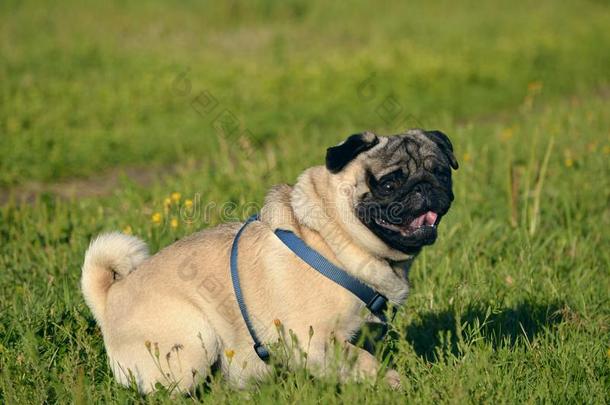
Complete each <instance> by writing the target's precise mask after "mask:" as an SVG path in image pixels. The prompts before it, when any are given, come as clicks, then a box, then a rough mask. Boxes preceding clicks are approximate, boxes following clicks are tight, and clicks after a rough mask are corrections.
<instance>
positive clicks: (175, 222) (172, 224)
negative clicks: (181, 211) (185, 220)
mask: <svg viewBox="0 0 610 405" xmlns="http://www.w3.org/2000/svg"><path fill="white" fill-rule="evenodd" d="M169 226H171V227H172V228H174V229H176V228H178V219H176V218H172V220H171V221H170V222H169Z"/></svg>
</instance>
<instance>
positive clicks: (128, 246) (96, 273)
mask: <svg viewBox="0 0 610 405" xmlns="http://www.w3.org/2000/svg"><path fill="white" fill-rule="evenodd" d="M147 257H148V247H147V246H146V244H145V243H144V242H143V241H141V240H140V239H138V238H136V237H134V236H129V235H124V234H122V233H118V232H112V233H106V234H102V235H99V236H98V237H97V238H95V239H94V240H92V241H91V244H90V245H89V248H88V249H87V253H85V262H84V264H83V273H82V278H81V288H82V290H83V295H84V297H85V302H86V303H87V305H88V306H89V308H91V312H93V316H94V317H95V320H96V321H97V323H98V324H99V325H102V324H103V320H104V313H105V310H106V296H107V295H108V289H109V288H110V286H111V285H112V283H114V282H115V280H117V281H118V280H120V279H121V278H123V277H125V276H127V275H128V274H129V273H131V272H132V271H133V270H134V269H135V268H136V267H138V265H139V264H140V263H142V262H143V261H144V260H145V259H146V258H147Z"/></svg>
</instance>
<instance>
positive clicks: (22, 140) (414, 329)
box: [0, 1, 610, 404]
mask: <svg viewBox="0 0 610 405" xmlns="http://www.w3.org/2000/svg"><path fill="white" fill-rule="evenodd" d="M230 4H231V5H230V6H229V5H227V6H221V7H218V6H214V7H212V6H211V5H205V6H203V5H199V4H197V3H195V2H192V3H191V2H186V3H183V4H181V5H173V6H171V7H170V6H167V5H165V4H163V3H160V2H159V3H156V2H153V3H147V4H139V3H138V4H130V5H121V4H120V3H119V2H112V3H111V2H108V3H106V4H103V3H101V2H100V3H97V2H96V3H93V2H87V4H84V5H83V4H82V3H77V2H74V3H63V4H61V5H59V4H48V5H47V4H46V3H45V4H35V3H29V2H25V3H21V2H12V1H8V2H3V3H2V4H0V55H1V57H0V100H1V102H0V189H1V188H2V187H5V188H6V187H15V186H16V187H22V186H24V185H27V184H28V183H30V182H32V181H37V182H43V183H49V184H50V183H52V182H55V181H57V180H61V179H69V178H72V177H75V176H80V177H82V176H91V175H96V174H98V173H101V172H103V171H104V170H106V169H109V168H121V167H127V166H138V167H142V170H148V169H149V168H151V167H156V169H155V170H158V167H162V166H163V165H172V166H174V169H173V170H172V172H171V174H169V175H166V176H163V177H161V178H159V180H158V181H156V182H154V184H152V185H150V186H147V187H142V186H140V185H138V183H137V182H134V181H132V180H130V179H128V178H126V177H125V178H123V179H122V180H121V182H120V187H118V188H117V189H116V190H115V191H114V192H113V193H112V194H110V195H107V196H104V197H99V198H79V199H73V200H69V201H66V200H62V199H59V198H56V197H55V196H54V195H52V194H42V195H40V196H39V197H38V198H37V199H36V201H34V202H33V203H31V204H18V203H16V202H14V201H11V200H9V201H8V202H7V203H6V204H4V205H3V206H0V297H1V299H0V403H7V404H14V403H41V402H56V401H57V402H62V403H63V402H82V401H88V402H102V401H103V402H125V401H129V402H151V403H164V402H171V400H170V399H169V397H168V395H167V393H158V394H155V395H151V396H149V397H146V398H142V397H140V396H139V394H137V393H136V392H135V391H133V390H129V389H125V388H122V387H120V386H118V385H117V384H116V383H114V381H113V378H112V376H111V373H110V370H109V368H108V365H107V364H106V358H105V353H104V349H103V342H102V337H101V335H100V332H99V330H98V328H97V327H96V326H95V323H94V321H93V318H92V316H91V314H90V312H89V310H88V309H87V307H86V306H85V304H84V302H83V299H82V296H81V295H80V292H79V290H78V280H79V276H80V265H81V263H82V260H83V254H84V251H85V249H86V246H87V244H88V242H89V240H90V238H91V237H92V236H94V235H96V234H97V233H99V232H101V231H104V230H112V229H119V230H121V229H125V228H126V227H130V229H131V231H132V232H133V233H134V234H136V235H138V236H141V237H142V238H144V239H145V240H146V241H147V242H149V244H150V245H151V247H152V249H153V250H155V251H156V250H158V249H160V248H161V247H164V246H166V245H168V244H169V243H171V242H172V241H174V240H176V239H178V238H180V237H182V236H184V235H187V234H190V233H192V232H194V231H195V230H197V229H200V228H203V227H206V226H211V225H215V224H217V223H219V222H222V221H223V220H227V219H230V218H226V217H223V216H222V215H220V214H219V213H218V212H212V215H211V217H210V218H209V220H204V219H203V218H195V221H194V222H193V223H190V224H188V223H186V222H184V221H179V222H178V227H177V228H176V229H174V228H172V227H171V226H170V221H171V219H172V218H179V215H178V209H179V206H178V204H173V205H172V206H171V208H170V210H169V211H168V212H167V213H166V212H165V211H164V206H163V204H164V199H165V198H166V197H167V196H168V195H169V194H170V193H171V192H174V191H179V192H180V193H181V194H182V198H181V201H182V202H183V201H184V200H185V199H186V198H196V197H195V196H196V195H199V196H200V197H201V201H202V202H203V203H207V202H216V203H218V204H221V203H223V202H226V201H231V202H234V203H235V204H237V205H238V206H239V205H242V204H246V203H248V202H255V203H258V204H260V203H261V202H262V199H263V196H264V194H265V191H266V190H267V189H268V188H269V187H270V186H271V185H273V184H277V183H280V182H294V180H295V178H296V176H297V175H298V174H299V173H300V172H301V171H302V170H303V169H305V168H306V167H308V166H311V165H314V164H320V163H321V162H322V161H323V158H324V152H325V148H326V147H327V146H329V145H332V144H334V143H336V142H338V141H339V140H340V139H342V138H344V137H345V136H347V135H349V134H351V133H353V132H355V131H360V130H362V129H367V128H370V129H374V130H378V131H380V132H397V131H399V130H401V129H403V128H404V127H406V126H419V125H422V126H424V127H428V128H439V129H443V130H445V131H446V132H447V133H448V134H449V135H450V136H451V138H452V140H453V141H454V145H455V149H456V152H457V155H458V160H459V161H460V166H461V167H460V169H459V171H457V172H456V175H455V194H456V201H455V204H454V206H453V208H452V211H451V212H450V214H449V215H448V217H447V218H446V220H444V222H443V225H442V228H441V230H440V238H439V241H438V242H437V243H436V245H435V246H433V247H431V248H428V249H426V251H425V252H424V253H423V254H422V255H421V256H420V257H419V259H418V260H417V261H416V264H415V266H414V269H413V272H412V282H413V288H412V294H411V295H410V297H409V299H408V300H407V304H406V306H405V307H404V308H402V309H401V310H400V312H399V314H398V316H397V319H396V321H395V322H394V326H393V331H392V339H390V340H388V341H387V342H386V347H385V349H387V350H386V352H389V353H390V356H389V357H388V358H389V359H391V360H392V361H393V363H394V367H395V368H396V369H397V370H398V371H399V372H400V374H401V375H403V376H404V378H403V388H402V390H401V391H398V392H392V391H391V390H389V389H388V388H386V387H384V386H383V385H377V386H372V385H370V384H364V383H362V384H357V383H349V384H345V385H337V384H336V382H335V381H334V380H333V378H332V377H331V378H328V379H327V380H311V379H309V378H307V376H306V375H305V374H304V373H302V372H297V373H294V374H288V375H283V374H282V375H273V376H270V377H269V379H268V380H266V381H264V382H262V383H261V384H259V385H257V386H255V387H253V388H252V389H251V390H248V391H232V390H230V389H229V388H227V387H226V386H225V385H224V384H223V383H222V380H221V379H220V378H214V379H213V380H212V381H211V382H210V383H209V384H207V385H206V386H205V387H202V388H201V389H200V393H199V396H198V398H197V400H201V401H203V402H210V403H212V402H215V403H218V402H223V403H225V402H227V403H228V402H230V403H234V402H236V401H237V400H246V399H254V400H256V401H257V402H263V403H268V402H291V403H313V402H323V403H326V402H332V401H335V402H344V403H349V402H353V403H362V402H371V403H404V402H405V401H406V402H408V403H412V402H426V403H431V402H434V403H436V402H452V403H463V402H472V403H479V402H489V403H493V402H500V403H521V402H531V403H534V402H535V403H538V402H552V403H574V402H577V403H607V402H608V393H609V392H610V353H609V352H608V350H609V348H610V337H609V336H610V330H609V328H610V302H609V298H608V297H609V292H610V253H609V252H610V250H609V249H608V246H610V232H609V231H608V228H609V226H610V210H609V209H608V207H609V206H610V204H609V203H610V178H609V174H610V136H609V132H608V131H609V128H610V110H609V109H608V88H609V87H608V86H609V78H610V77H609V76H610V75H609V74H608V71H607V66H610V31H608V30H607V28H606V27H607V26H610V8H608V6H607V5H606V4H604V3H603V2H595V1H589V2H575V1H574V2H570V1H568V2H561V3H560V2H551V1H541V2H539V3H537V5H536V7H535V8H531V7H526V6H524V5H523V4H520V2H515V1H513V2H499V1H495V2H488V3H485V5H480V4H479V3H474V2H462V4H460V5H459V6H458V5H457V4H454V3H453V2H441V3H437V4H428V3H425V2H422V3H420V4H413V5H408V6H406V5H400V4H392V5H386V6H370V5H367V4H366V3H354V4H353V5H352V6H349V7H348V6H339V5H333V6H326V5H325V4H324V3H322V2H314V3H309V2H299V1H291V2H287V3H284V5H282V6H272V5H270V4H269V3H267V2H264V1H257V2H251V3H246V4H242V3H230ZM183 73H185V74H186V78H187V79H188V80H189V82H190V92H188V91H186V90H185V87H183V86H182V85H183V84H184V82H177V81H176V79H177V78H179V77H180V75H181V74H183ZM373 74H374V76H371V75H373ZM367 78H372V79H371V80H370V81H366V79H367ZM204 90H207V91H209V92H210V94H212V95H213V96H214V97H215V98H216V99H217V101H218V106H217V108H216V109H215V112H220V111H221V110H224V109H228V110H229V111H231V112H232V113H234V114H235V116H237V117H238V118H239V120H240V121H241V123H240V129H239V131H236V132H235V133H233V132H232V131H228V132H229V133H227V132H226V131H225V133H224V134H223V131H221V130H219V128H215V127H214V126H213V125H212V124H211V117H210V114H207V115H206V114H203V115H201V114H199V113H197V112H196V111H195V109H194V108H193V107H192V104H191V101H192V99H193V97H195V96H197V95H198V94H200V92H202V91H204ZM389 96H394V97H395V100H396V102H397V103H398V104H399V105H400V108H402V110H401V114H400V117H399V118H396V119H394V120H392V119H388V117H387V116H385V117H384V116H383V115H380V114H379V111H380V110H379V106H380V104H381V103H382V102H383V100H385V99H386V98H387V97H389ZM246 129H248V130H249V131H250V132H251V133H249V134H248V136H247V137H242V136H240V135H239V134H238V133H242V132H243V131H244V130H246ZM545 162H546V163H545ZM7 190H8V189H5V190H4V191H0V192H6V193H9V192H10V191H7ZM156 212H158V213H161V214H162V222H161V224H158V225H156V224H154V223H153V222H152V221H151V216H152V214H153V213H156ZM182 401H183V402H192V401H191V399H187V398H184V399H182Z"/></svg>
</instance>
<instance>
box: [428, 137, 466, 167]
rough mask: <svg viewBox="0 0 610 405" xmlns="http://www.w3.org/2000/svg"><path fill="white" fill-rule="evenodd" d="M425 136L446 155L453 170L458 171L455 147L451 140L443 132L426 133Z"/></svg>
mask: <svg viewBox="0 0 610 405" xmlns="http://www.w3.org/2000/svg"><path fill="white" fill-rule="evenodd" d="M424 135H426V137H427V138H428V139H430V140H431V141H432V142H434V143H436V144H437V145H438V147H439V148H440V149H441V150H442V151H443V152H444V153H445V155H446V156H447V159H449V163H450V164H451V168H452V169H453V170H457V169H458V167H459V165H458V162H457V159H456V158H455V155H454V154H453V145H452V144H451V141H450V140H449V137H448V136H447V135H445V134H444V133H442V132H441V131H437V130H434V131H424Z"/></svg>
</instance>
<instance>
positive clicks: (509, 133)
mask: <svg viewBox="0 0 610 405" xmlns="http://www.w3.org/2000/svg"><path fill="white" fill-rule="evenodd" d="M512 137H513V129H512V128H504V129H503V130H502V132H500V139H502V140H503V141H508V140H509V139H510V138H512Z"/></svg>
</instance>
